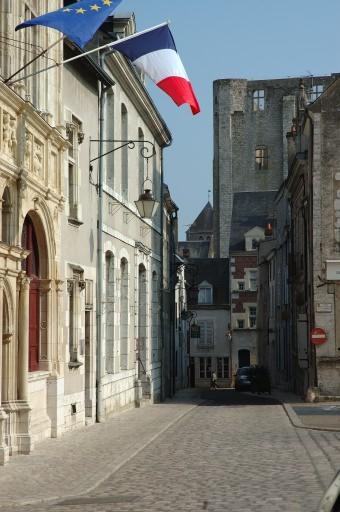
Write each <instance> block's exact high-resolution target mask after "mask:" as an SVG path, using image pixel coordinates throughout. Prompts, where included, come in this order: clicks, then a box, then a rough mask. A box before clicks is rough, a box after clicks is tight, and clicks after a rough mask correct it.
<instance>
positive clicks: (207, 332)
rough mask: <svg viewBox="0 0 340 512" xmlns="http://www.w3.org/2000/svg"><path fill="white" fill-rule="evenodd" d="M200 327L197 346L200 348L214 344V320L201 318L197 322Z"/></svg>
mask: <svg viewBox="0 0 340 512" xmlns="http://www.w3.org/2000/svg"><path fill="white" fill-rule="evenodd" d="M197 324H198V327H199V338H198V340H197V346H198V347H200V348H209V347H213V346H214V321H213V320H201V321H200V322H197Z"/></svg>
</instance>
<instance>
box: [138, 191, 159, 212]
mask: <svg viewBox="0 0 340 512" xmlns="http://www.w3.org/2000/svg"><path fill="white" fill-rule="evenodd" d="M157 204H158V201H156V199H155V198H154V197H153V194H152V190H151V189H150V188H146V189H145V190H144V192H142V193H141V194H140V196H139V198H138V201H135V205H136V208H137V210H138V213H139V215H140V216H141V217H142V219H151V218H152V216H153V214H154V212H155V209H156V206H157Z"/></svg>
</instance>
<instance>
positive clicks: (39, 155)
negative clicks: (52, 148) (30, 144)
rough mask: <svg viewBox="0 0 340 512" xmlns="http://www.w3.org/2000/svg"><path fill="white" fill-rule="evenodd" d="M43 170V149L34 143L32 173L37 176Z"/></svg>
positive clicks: (37, 143)
mask: <svg viewBox="0 0 340 512" xmlns="http://www.w3.org/2000/svg"><path fill="white" fill-rule="evenodd" d="M42 168H43V149H42V145H41V144H40V143H39V142H34V151H33V172H34V173H35V174H37V175H39V176H40V175H41V174H42Z"/></svg>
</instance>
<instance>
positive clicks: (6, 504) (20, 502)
mask: <svg viewBox="0 0 340 512" xmlns="http://www.w3.org/2000/svg"><path fill="white" fill-rule="evenodd" d="M204 402H205V401H204V400H199V401H197V402H196V403H195V405H193V406H191V407H190V409H188V410H187V411H185V412H183V413H182V414H181V415H180V416H178V417H177V418H175V419H174V420H173V421H171V422H170V423H169V424H168V425H166V426H165V427H163V428H162V430H160V431H159V432H157V433H156V434H154V435H153V436H152V437H151V438H150V439H149V440H148V441H147V442H146V443H144V445H143V446H140V447H139V448H138V449H137V450H136V451H135V452H134V453H132V454H131V455H129V456H128V457H127V458H126V459H125V460H124V461H122V462H121V463H119V464H118V465H117V466H115V467H113V468H112V469H111V470H110V471H108V472H106V473H105V475H104V476H102V477H101V478H99V479H98V480H97V481H96V483H95V484H93V485H92V486H91V487H88V488H87V489H86V490H84V491H81V492H79V493H78V494H70V495H65V496H50V497H49V498H42V499H38V500H32V499H28V500H25V499H24V500H17V501H13V500H12V501H9V502H2V503H0V511H1V510H3V509H5V510H6V509H8V508H12V509H15V508H17V507H23V506H27V505H37V504H44V503H46V504H50V505H57V504H58V503H59V502H60V501H65V500H68V499H74V498H79V497H80V496H84V495H86V494H89V493H90V492H92V491H94V490H95V489H96V488H97V487H99V485H101V484H102V483H103V482H105V480H107V479H108V478H109V477H110V476H112V475H114V474H115V473H117V471H119V470H120V469H121V468H122V467H123V466H125V465H126V464H128V463H129V462H130V461H131V460H132V459H134V458H135V457H136V456H137V455H139V454H140V453H141V452H142V451H143V450H145V449H146V448H147V447H148V446H150V445H151V444H152V443H153V442H154V441H156V439H158V438H159V437H160V436H161V435H162V434H164V433H165V432H166V431H167V430H169V429H170V428H171V427H173V426H174V425H176V424H177V423H179V422H180V421H181V420H182V419H183V418H185V416H187V415H188V414H190V413H191V412H192V411H193V410H194V409H196V408H197V407H199V406H200V405H202V404H203V403H204ZM167 403H171V401H170V402H167Z"/></svg>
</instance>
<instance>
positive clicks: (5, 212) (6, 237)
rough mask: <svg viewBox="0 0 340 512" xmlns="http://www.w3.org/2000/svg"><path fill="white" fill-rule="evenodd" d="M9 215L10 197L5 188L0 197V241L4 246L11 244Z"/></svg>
mask: <svg viewBox="0 0 340 512" xmlns="http://www.w3.org/2000/svg"><path fill="white" fill-rule="evenodd" d="M0 207H1V201H0ZM11 214H12V205H11V197H10V193H9V189H8V187H6V188H5V190H4V193H3V195H2V208H1V232H0V240H1V241H2V242H5V243H6V244H10V242H11Z"/></svg>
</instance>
